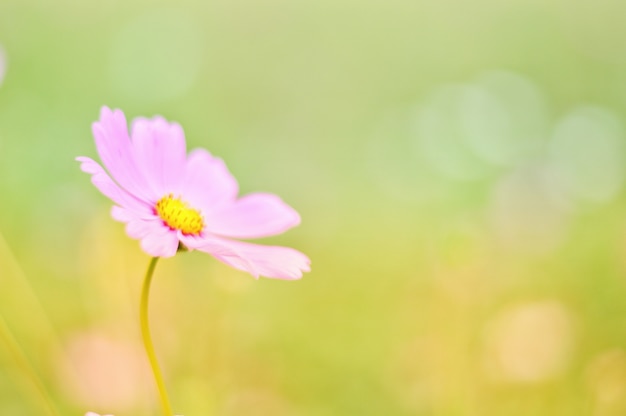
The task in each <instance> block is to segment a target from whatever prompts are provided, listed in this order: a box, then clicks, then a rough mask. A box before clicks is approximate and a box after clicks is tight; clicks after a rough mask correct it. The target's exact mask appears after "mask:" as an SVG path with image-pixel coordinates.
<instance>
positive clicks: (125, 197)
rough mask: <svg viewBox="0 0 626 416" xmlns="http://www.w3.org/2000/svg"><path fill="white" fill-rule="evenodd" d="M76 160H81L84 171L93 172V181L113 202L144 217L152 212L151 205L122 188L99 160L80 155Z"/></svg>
mask: <svg viewBox="0 0 626 416" xmlns="http://www.w3.org/2000/svg"><path fill="white" fill-rule="evenodd" d="M76 160H77V161H79V162H80V168H81V170H82V171H83V172H87V173H89V174H91V182H92V183H93V184H94V185H95V186H96V188H98V190H99V191H100V192H102V193H103V194H104V195H105V196H106V197H108V198H110V199H111V200H112V201H113V202H115V203H116V204H118V205H121V206H122V207H124V208H126V209H128V210H131V211H132V212H134V213H135V216H140V217H143V216H146V215H151V214H152V212H151V207H150V206H149V205H147V204H146V203H144V202H143V201H140V200H139V199H137V198H135V197H134V196H133V195H131V194H129V193H128V192H126V191H125V190H124V189H122V188H120V187H119V186H118V185H117V184H116V183H115V182H113V180H112V179H111V177H110V176H109V175H107V173H106V172H105V171H104V169H103V168H102V166H100V165H99V164H98V163H97V162H95V161H94V160H92V159H90V158H88V157H84V156H79V157H77V158H76Z"/></svg>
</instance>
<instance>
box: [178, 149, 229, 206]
mask: <svg viewBox="0 0 626 416" xmlns="http://www.w3.org/2000/svg"><path fill="white" fill-rule="evenodd" d="M238 192H239V186H238V185H237V181H236V180H235V178H234V177H233V176H232V175H231V174H230V172H229V171H228V168H227V167H226V165H225V164H224V161H222V159H220V158H217V157H213V156H212V155H211V154H210V153H209V152H207V151H206V150H204V149H196V150H194V151H192V152H191V153H190V154H189V157H188V158H187V169H186V172H185V177H184V179H183V181H182V182H181V192H180V193H181V195H180V196H181V197H182V198H183V199H184V200H185V201H186V202H187V203H189V204H190V206H192V207H193V208H195V209H199V210H201V211H202V212H203V213H207V212H210V211H212V210H213V209H216V208H219V207H220V206H222V205H224V204H228V203H231V202H233V201H234V200H235V198H236V197H237V193H238Z"/></svg>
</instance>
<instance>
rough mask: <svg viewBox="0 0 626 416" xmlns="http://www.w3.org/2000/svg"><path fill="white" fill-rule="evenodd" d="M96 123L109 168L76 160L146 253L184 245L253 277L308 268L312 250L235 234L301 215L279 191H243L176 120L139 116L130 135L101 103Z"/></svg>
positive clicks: (164, 253) (273, 229)
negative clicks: (190, 146) (193, 145)
mask: <svg viewBox="0 0 626 416" xmlns="http://www.w3.org/2000/svg"><path fill="white" fill-rule="evenodd" d="M92 129H93V134H94V138H95V142H96V148H97V151H98V154H99V155H100V159H101V160H102V164H103V165H104V167H105V168H106V171H105V169H103V168H102V166H100V165H99V164H98V163H97V162H95V161H94V160H92V159H90V158H88V157H83V156H81V157H78V158H76V160H78V161H79V162H81V169H82V170H83V171H84V172H87V173H89V174H91V175H92V176H91V181H92V182H93V184H94V185H95V186H96V187H97V188H98V189H99V190H100V192H102V193H103V194H104V195H106V196H107V197H109V198H110V199H111V200H112V201H113V202H114V203H115V205H114V206H113V208H112V211H111V215H112V216H113V218H114V219H115V220H117V221H120V222H123V223H125V224H126V232H127V234H128V235H129V236H130V237H132V238H135V239H137V240H140V244H141V247H142V249H143V250H144V251H145V252H146V253H148V254H150V255H151V256H155V257H171V256H173V255H174V254H176V251H177V250H178V249H179V247H184V248H186V249H189V250H200V251H204V252H206V253H209V254H211V255H212V256H214V257H215V258H217V259H218V260H220V261H222V262H224V263H226V264H228V265H230V266H233V267H235V268H237V269H239V270H243V271H246V272H248V273H250V274H252V275H253V276H254V277H259V276H266V277H273V278H279V279H298V278H300V277H302V272H306V271H309V270H310V269H309V264H310V261H309V259H308V257H307V256H305V255H304V254H302V253H300V252H299V251H296V250H294V249H291V248H288V247H278V246H265V245H258V244H252V243H248V242H243V241H237V240H233V239H232V238H236V239H248V238H260V237H268V236H272V235H276V234H280V233H282V232H284V231H286V230H288V229H290V228H292V227H294V226H296V225H298V224H299V223H300V216H299V215H298V213H297V212H296V211H295V210H294V209H293V208H291V207H290V206H289V205H287V204H286V203H285V202H283V201H282V200H281V199H280V198H279V197H277V196H276V195H273V194H267V193H253V194H249V195H246V196H243V197H241V198H239V197H238V196H237V194H238V192H239V188H238V184H237V181H236V180H235V178H234V177H233V176H232V175H231V174H230V172H229V171H228V169H227V168H226V165H225V164H224V162H223V161H222V160H221V159H219V158H216V157H214V156H212V155H211V154H210V153H209V152H207V151H206V150H203V149H196V150H194V151H192V152H191V153H189V154H188V155H187V154H186V144H185V136H184V133H183V129H182V128H181V127H180V125H178V124H177V123H169V122H167V121H166V120H165V119H163V118H162V117H158V116H157V117H154V118H152V119H146V118H137V119H135V120H134V121H133V123H132V127H131V133H130V135H129V133H128V129H127V125H126V118H125V116H124V113H123V112H122V111H121V110H113V111H112V110H111V109H109V108H108V107H103V108H102V110H101V112H100V120H99V121H97V122H95V123H93V126H92ZM107 171H108V173H107Z"/></svg>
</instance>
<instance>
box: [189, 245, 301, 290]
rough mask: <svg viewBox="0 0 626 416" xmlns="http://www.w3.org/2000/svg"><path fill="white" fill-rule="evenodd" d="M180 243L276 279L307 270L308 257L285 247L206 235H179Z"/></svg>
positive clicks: (290, 278)
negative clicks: (204, 236) (180, 236)
mask: <svg viewBox="0 0 626 416" xmlns="http://www.w3.org/2000/svg"><path fill="white" fill-rule="evenodd" d="M182 241H183V244H185V245H186V246H187V247H189V248H192V249H197V250H200V251H204V252H205V253H209V254H211V255H212V256H213V257H215V258H216V259H218V260H220V261H222V262H223V263H226V264H228V265H230V266H232V267H234V268H236V269H238V270H242V271H245V272H248V273H250V274H251V275H252V276H254V277H255V278H258V277H259V276H265V277H271V278H276V279H286V280H295V279H300V278H301V277H302V272H308V271H310V270H311V269H310V263H311V261H310V260H309V258H308V257H307V256H305V255H304V254H302V253H300V252H299V251H297V250H294V249H292V248H289V247H278V246H263V245H258V244H251V243H244V242H241V241H229V240H225V239H222V238H212V237H207V238H205V239H198V238H193V239H190V238H185V237H183V238H182Z"/></svg>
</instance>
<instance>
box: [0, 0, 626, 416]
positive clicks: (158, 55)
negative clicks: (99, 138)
mask: <svg viewBox="0 0 626 416" xmlns="http://www.w3.org/2000/svg"><path fill="white" fill-rule="evenodd" d="M625 14H626V3H622V2H617V1H604V0H601V1H598V2H594V3H590V2H576V1H574V2H572V1H560V0H552V1H538V0H536V1H533V0H531V1H528V0H510V1H506V2H502V1H496V0H478V1H472V2H466V1H461V0H456V1H455V0H446V1H430V2H425V1H405V0H390V1H382V0H361V1H353V0H332V1H330V0H322V1H304V2H302V1H300V2H288V1H280V0H270V1H262V2H257V1H252V0H241V1H225V0H224V1H222V0H219V1H213V0H210V1H202V2H201V1H197V2H195V1H177V2H174V1H156V2H155V1H147V0H146V1H120V0H113V1H99V2H95V1H93V2H88V1H85V2H82V1H72V0H57V1H54V2H46V1H30V0H26V1H24V0H2V1H0V45H2V48H3V50H4V52H5V53H4V56H5V57H6V62H7V71H6V74H5V76H4V79H3V80H2V85H0V284H1V288H2V290H0V312H1V313H2V314H3V316H4V317H5V319H6V320H7V322H8V324H9V325H10V326H11V327H12V328H13V330H14V332H15V336H16V338H17V339H18V340H19V341H20V343H21V344H22V346H23V348H24V350H25V352H26V353H27V354H28V355H29V357H31V360H32V361H33V365H34V366H35V367H36V368H37V370H38V371H39V372H40V373H41V375H42V378H43V379H44V380H45V382H46V384H47V385H48V386H49V389H50V390H51V392H52V394H53V395H54V398H55V400H56V401H58V403H59V406H61V408H62V409H63V410H64V414H68V415H69V414H82V413H83V412H84V411H85V410H87V409H91V410H95V411H99V412H100V413H114V414H116V415H117V416H124V415H133V416H143V415H153V414H157V408H156V403H157V401H156V399H155V397H154V394H155V389H154V388H153V381H152V379H151V378H150V376H149V373H148V370H146V363H145V358H144V356H143V354H142V350H141V343H140V339H139V330H138V318H137V307H138V301H139V289H140V285H141V276H142V275H143V272H144V268H145V267H146V266H147V263H148V258H147V256H146V255H145V254H143V253H142V252H141V250H140V249H139V246H138V244H137V243H136V242H135V241H132V240H130V239H129V238H127V237H126V235H125V233H124V230H123V227H122V226H121V225H120V224H118V223H115V222H114V221H113V220H112V219H111V218H110V217H109V208H110V202H109V201H108V200H106V198H104V197H103V196H101V195H100V193H99V192H97V190H96V189H94V188H93V186H91V184H90V183H89V179H88V177H87V175H85V174H83V173H82V172H80V171H79V169H78V164H77V163H76V162H74V160H73V158H74V157H75V156H77V155H90V156H95V148H94V145H93V141H92V137H91V132H90V124H91V122H93V121H94V120H95V119H96V118H97V116H98V111H99V108H100V106H101V105H105V104H106V105H109V106H111V107H119V108H122V109H123V110H124V111H125V112H126V114H127V115H128V116H129V117H130V118H132V117H135V116H139V115H144V116H151V115H153V114H162V115H163V116H165V117H166V118H168V119H170V120H176V121H178V122H180V123H181V124H182V126H183V127H184V129H185V132H186V136H187V140H188V143H189V144H190V146H191V147H200V146H201V147H205V148H207V149H209V150H210V151H211V152H212V153H214V154H216V155H218V156H221V157H223V158H224V160H225V161H226V162H227V164H228V166H229V168H230V169H231V171H232V172H233V173H234V175H235V176H236V177H237V178H238V179H239V181H240V183H241V188H242V190H243V191H244V192H250V191H258V190H260V191H270V192H274V193H277V194H279V195H281V196H282V197H283V198H284V199H285V200H286V201H287V202H288V203H290V204H291V205H292V206H294V207H295V208H296V209H298V210H299V211H300V212H301V214H302V217H303V222H302V225H301V226H300V227H299V228H297V229H295V230H292V231H290V232H289V233H287V234H285V235H283V236H280V237H277V238H273V239H268V241H267V242H268V243H276V244H283V245H290V246H294V247H297V248H298V249H300V250H302V251H303V252H305V253H307V254H308V255H309V256H310V257H311V259H312V261H313V263H312V268H313V271H312V272H311V273H310V274H308V275H306V276H305V278H304V279H303V280H301V281H299V282H282V281H271V280H259V281H254V280H253V279H252V278H251V277H250V276H248V275H245V274H243V273H240V272H237V271H234V270H232V269H229V268H227V267H226V266H223V265H221V264H220V263H218V262H217V261H215V260H213V259H212V258H210V257H208V256H206V255H202V254H197V253H183V254H181V255H178V256H176V257H175V258H173V259H168V260H166V261H162V262H160V264H159V267H158V269H157V272H156V276H155V282H154V289H153V298H152V304H151V318H152V327H153V332H154V337H155V343H156V346H157V351H158V354H159V357H160V360H161V364H162V366H163V368H164V370H165V373H166V378H167V383H168V387H169V389H170V393H171V396H172V401H173V406H174V409H175V410H176V412H178V413H181V414H184V415H186V416H192V415H201V416H205V415H219V416H239V415H245V416H261V415H272V416H281V415H289V416H292V415H302V416H331V415H358V416H365V415H400V416H402V415H433V416H449V415H481V416H482V415H508V416H515V415H546V416H572V415H591V414H593V415H597V416H603V415H623V414H626V330H625V328H626V280H625V277H626V276H625V275H626V261H625V260H624V259H625V258H626V219H625V218H626V199H625V198H624V188H625V184H624V179H625V178H626V177H625V175H626V163H625V162H626V132H625V125H626V42H624V39H625V38H626V25H624V24H623V16H624V15H625ZM0 368H1V369H2V371H0V414H3V415H4V414H7V415H8V414H41V409H39V408H38V405H37V402H36V401H34V400H32V394H33V392H32V389H31V386H30V385H29V383H28V380H27V379H25V378H24V377H23V375H21V373H20V372H19V371H18V369H17V367H16V366H15V365H14V363H13V362H12V361H11V357H10V355H9V354H8V353H7V351H6V350H5V349H4V347H3V346H2V345H0Z"/></svg>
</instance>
